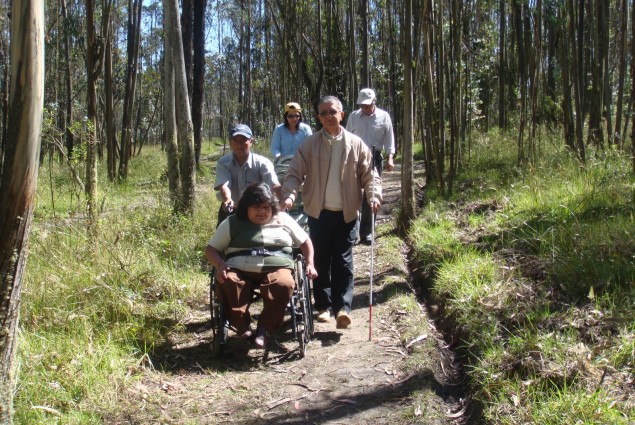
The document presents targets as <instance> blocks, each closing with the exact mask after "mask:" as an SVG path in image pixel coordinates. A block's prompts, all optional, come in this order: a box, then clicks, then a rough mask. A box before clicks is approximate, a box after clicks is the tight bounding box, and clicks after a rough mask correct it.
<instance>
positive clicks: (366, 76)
mask: <svg viewBox="0 0 635 425" xmlns="http://www.w3.org/2000/svg"><path fill="white" fill-rule="evenodd" d="M359 16H360V18H361V23H362V28H361V31H360V33H361V36H362V78H361V80H362V81H361V84H362V87H370V84H371V83H370V54H369V51H368V49H369V46H368V33H369V31H370V27H369V25H368V0H360V1H359Z"/></svg>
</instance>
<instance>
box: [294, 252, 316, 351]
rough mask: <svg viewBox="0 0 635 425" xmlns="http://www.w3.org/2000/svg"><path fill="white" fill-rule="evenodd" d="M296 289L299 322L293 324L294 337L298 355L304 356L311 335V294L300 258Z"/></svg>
mask: <svg viewBox="0 0 635 425" xmlns="http://www.w3.org/2000/svg"><path fill="white" fill-rule="evenodd" d="M295 268H296V279H297V280H296V285H297V286H296V288H297V291H296V292H297V301H296V305H297V309H298V310H299V311H297V312H296V315H297V317H298V319H299V320H297V322H296V323H294V334H295V335H294V336H295V337H296V338H297V340H298V343H299V344H300V355H301V356H302V357H304V356H305V355H306V349H307V345H308V343H309V340H310V338H311V336H312V334H313V331H312V328H313V317H312V315H311V292H310V290H309V285H308V283H309V279H308V278H307V275H306V271H305V268H304V260H303V258H302V256H298V257H297V259H296V265H295Z"/></svg>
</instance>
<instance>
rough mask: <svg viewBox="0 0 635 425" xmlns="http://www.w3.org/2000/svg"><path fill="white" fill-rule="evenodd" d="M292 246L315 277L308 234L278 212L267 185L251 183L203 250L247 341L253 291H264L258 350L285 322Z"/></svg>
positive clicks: (291, 285)
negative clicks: (297, 249) (300, 254)
mask: <svg viewBox="0 0 635 425" xmlns="http://www.w3.org/2000/svg"><path fill="white" fill-rule="evenodd" d="M293 247H299V248H300V250H301V251H302V254H303V256H304V258H305V260H306V274H307V276H308V277H309V278H311V279H313V278H315V277H317V272H316V271H315V267H314V266H313V244H312V243H311V239H309V235H308V234H307V233H306V232H305V231H304V230H303V229H302V228H301V227H300V225H299V224H298V223H297V222H296V221H295V220H294V219H293V218H291V216H289V215H288V214H287V213H284V212H281V211H280V209H279V206H278V202H277V199H276V198H275V197H274V195H273V194H272V193H271V190H270V189H269V186H267V184H265V183H253V184H251V185H249V186H248V187H247V188H246V189H245V191H244V192H243V194H242V196H241V198H240V200H239V201H238V205H237V207H236V211H235V214H234V215H232V216H229V217H228V218H227V219H225V220H224V221H223V222H222V223H221V224H220V226H218V228H217V229H216V232H215V233H214V235H213V236H212V237H211V238H210V240H209V242H208V243H207V246H206V247H205V256H206V257H207V260H208V261H209V262H210V263H211V264H212V265H213V266H214V268H215V273H216V279H217V281H218V282H219V285H218V288H219V296H220V300H221V302H222V303H223V305H224V306H226V309H227V312H228V316H229V322H230V324H231V325H232V327H234V329H236V330H237V332H238V334H239V335H240V336H241V337H242V338H243V339H251V337H252V336H253V331H252V329H251V316H250V314H249V304H250V303H251V300H252V295H253V288H254V287H256V286H258V287H260V294H261V296H262V299H263V309H262V312H261V314H260V318H259V319H258V326H257V328H256V333H255V338H254V344H255V345H256V346H257V347H258V348H264V346H265V343H266V336H267V332H273V331H274V330H275V329H277V328H278V327H279V326H280V325H281V324H282V322H283V319H284V314H285V310H286V307H287V304H288V303H289V299H290V298H291V295H292V294H293V288H294V285H295V280H294V276H293V267H294V262H293V255H292V252H293Z"/></svg>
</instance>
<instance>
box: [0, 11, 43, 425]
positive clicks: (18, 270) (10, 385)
mask: <svg viewBox="0 0 635 425" xmlns="http://www.w3.org/2000/svg"><path fill="white" fill-rule="evenodd" d="M11 77H12V78H11V93H10V111H9V115H10V116H9V119H10V122H11V123H12V125H11V126H10V127H9V128H8V138H7V141H6V149H5V150H4V151H3V153H4V155H3V161H2V170H1V180H0V278H1V280H0V325H1V329H2V332H0V423H2V424H9V425H10V424H11V423H12V419H13V390H14V385H15V363H14V358H15V350H16V346H17V334H16V330H17V328H18V317H19V311H20V294H21V291H22V279H23V276H24V269H25V267H26V256H27V245H28V242H29V236H30V232H31V219H32V218H33V207H34V200H35V190H36V187H37V175H38V166H39V156H40V134H41V131H42V108H43V105H44V2H43V1H38V0H34V1H25V2H19V1H16V2H13V3H12V7H11Z"/></svg>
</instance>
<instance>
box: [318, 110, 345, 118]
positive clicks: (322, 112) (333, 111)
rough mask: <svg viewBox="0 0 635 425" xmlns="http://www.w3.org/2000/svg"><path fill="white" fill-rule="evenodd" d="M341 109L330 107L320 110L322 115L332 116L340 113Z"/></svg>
mask: <svg viewBox="0 0 635 425" xmlns="http://www.w3.org/2000/svg"><path fill="white" fill-rule="evenodd" d="M339 113H340V111H336V110H335V109H329V110H328V111H320V116H321V117H327V116H329V115H330V116H332V117H334V116H335V115H337V114H339Z"/></svg>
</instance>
